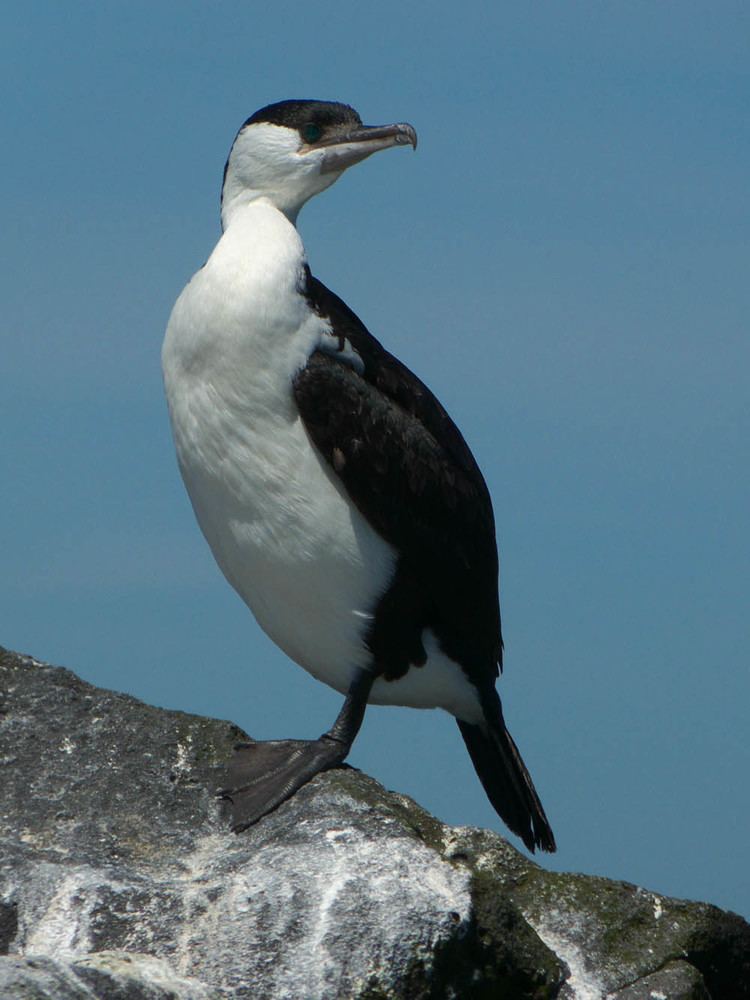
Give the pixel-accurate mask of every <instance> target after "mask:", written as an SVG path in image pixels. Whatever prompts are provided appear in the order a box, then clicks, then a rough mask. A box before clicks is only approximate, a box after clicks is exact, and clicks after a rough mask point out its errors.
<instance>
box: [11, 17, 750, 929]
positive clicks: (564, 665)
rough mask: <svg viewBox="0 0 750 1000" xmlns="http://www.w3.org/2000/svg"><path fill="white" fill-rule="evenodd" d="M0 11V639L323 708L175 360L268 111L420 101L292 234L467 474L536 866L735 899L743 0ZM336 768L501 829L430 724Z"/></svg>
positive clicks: (209, 701)
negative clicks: (236, 158) (536, 842)
mask: <svg viewBox="0 0 750 1000" xmlns="http://www.w3.org/2000/svg"><path fill="white" fill-rule="evenodd" d="M0 19H1V20H2V23H1V24H0V47H1V49H2V59H1V60H0V63H1V65H2V69H1V70H0V72H1V73H2V80H1V83H2V93H3V101H2V107H1V109H0V117H1V119H2V159H1V160H0V163H1V164H2V166H1V168H0V169H1V170H2V180H3V183H2V192H3V207H2V219H3V223H2V227H1V228H0V242H1V243H2V268H1V269H0V285H1V286H2V322H1V327H0V329H1V335H2V354H1V357H2V375H3V388H2V394H1V395H0V418H1V421H2V424H1V426H2V432H1V434H0V448H1V449H2V455H1V462H2V465H1V468H2V488H1V490H0V546H1V548H0V551H1V552H2V565H3V572H2V574H1V575H0V588H1V592H0V643H2V644H3V645H5V646H7V647H10V648H15V649H18V650H21V651H24V652H28V653H31V654H33V655H35V656H37V657H40V658H43V659H47V660H50V661H52V662H54V663H58V664H64V665H66V666H68V667H70V668H72V669H73V670H75V671H76V672H77V673H79V674H80V675H81V676H82V677H84V678H85V679H87V680H89V681H92V682H94V683H96V684H100V685H104V686H107V687H111V688H115V689H117V690H120V691H127V692H129V693H131V694H134V695H137V696H138V697H139V698H142V699H144V700H146V701H149V702H154V703H156V704H159V705H164V706H168V707H170V708H179V709H184V710H187V711H190V712H197V713H203V714H207V715H212V716H217V717H220V718H228V719H232V720H234V721H235V722H237V723H238V724H240V725H241V726H243V727H244V728H245V729H247V731H248V732H250V733H251V734H252V735H254V736H256V737H259V738H266V737H287V736H317V735H318V734H319V733H320V732H322V731H323V730H324V729H326V728H327V727H328V725H329V724H330V723H331V722H332V720H333V718H334V716H335V714H336V712H337V711H338V707H339V704H340V698H339V696H338V695H336V694H335V693H334V692H332V691H329V690H328V689H326V688H324V687H323V686H322V685H320V684H318V683H317V682H315V681H313V680H312V679H311V678H309V677H308V676H307V675H306V674H305V673H304V672H303V671H302V670H300V669H299V668H298V667H296V666H294V665H293V664H291V663H290V662H288V661H287V660H286V659H285V657H284V656H283V655H282V654H281V653H279V652H278V651H277V650H276V649H275V648H274V647H273V646H272V644H271V643H270V641H269V640H267V639H266V638H265V636H264V635H263V634H262V633H261V632H260V630H259V629H258V627H257V625H256V624H255V622H254V621H253V619H252V617H251V615H250V614H249V612H248V611H247V610H246V609H245V607H244V605H243V604H242V603H241V602H240V600H239V598H237V596H236V595H235V594H234V592H233V591H232V590H231V589H230V587H229V586H228V584H226V583H225V581H224V580H223V578H222V577H221V575H220V573H219V571H218V570H217V569H216V567H215V566H214V563H213V560H212V557H211V555H210V552H209V550H208V547H207V546H206V544H205V542H204V541H203V539H202V537H201V535H200V533H199V531H198V528H197V525H196V524H195V522H194V519H193V515H192V511H191V509H190V506H189V503H188V500H187V497H186V494H185V493H184V490H183V487H182V484H181V482H180V479H179V475H178V472H177V467H176V462H175V459H174V455H173V450H172V443H171V440H170V435H169V429H168V423H167V413H166V407H165V403H164V400H163V394H162V386H161V372H160V361H159V351H160V347H161V341H162V336H163V331H164V327H165V324H166V321H167V318H168V316H169V311H170V309H171V306H172V303H173V302H174V300H175V298H176V297H177V295H178V293H179V292H180V290H181V288H182V287H183V285H184V284H185V282H186V281H187V279H188V278H189V277H190V275H191V274H192V273H193V272H194V271H195V270H196V269H197V268H198V267H199V266H200V265H201V264H202V263H203V261H204V260H205V258H206V256H207V255H208V254H209V252H210V251H211V249H212V247H213V245H214V243H215V241H216V239H217V237H218V234H219V223H218V200H219V188H220V183H221V175H222V168H223V165H224V160H225V157H226V154H227V151H228V149H229V146H230V144H231V141H232V139H233V137H234V134H235V131H236V129H237V127H238V126H239V125H240V123H241V122H242V121H243V120H244V119H245V118H246V117H247V116H248V115H249V114H251V113H252V112H253V111H254V110H256V109H257V108H258V107H261V106H262V105H264V104H266V103H268V102H270V101H275V100H280V99H283V98H288V97H315V98H324V99H338V100H343V101H346V102H348V103H351V104H353V105H354V107H356V108H357V110H358V111H359V112H360V113H361V115H362V117H363V119H364V120H365V121H367V122H370V123H384V122H391V121H409V122H412V123H413V124H414V126H415V127H416V129H417V131H418V133H419V138H420V144H419V149H418V151H417V152H416V154H414V153H412V152H411V151H408V150H392V151H389V152H387V153H382V154H379V155H378V156H376V157H374V158H372V159H370V160H368V161H367V162H366V163H364V164H362V165H361V166H358V167H356V168H354V169H353V170H352V171H350V172H349V173H348V174H347V175H345V176H344V178H343V179H342V180H341V181H340V182H339V184H338V185H336V186H335V187H334V188H333V189H332V190H330V191H328V192H326V193H325V194H324V195H322V196H321V197H319V198H317V199H316V200H315V201H313V202H311V203H310V204H309V205H308V206H307V208H305V209H304V211H303V213H302V216H301V219H300V229H301V231H302V234H303V238H304V240H305V242H306V245H307V249H308V255H309V259H310V263H311V266H312V268H313V271H314V273H316V274H317V275H318V276H319V277H320V278H321V279H322V280H323V281H324V282H325V283H326V284H328V285H329V286H330V287H331V288H333V289H334V290H335V291H337V292H338V293H339V294H340V295H341V296H342V297H343V298H344V299H345V300H346V301H347V302H348V303H349V304H350V305H351V306H352V307H353V308H354V309H355V311H356V312H358V313H359V315H360V316H361V317H362V318H363V320H364V321H365V322H366V323H367V325H368V326H369V328H370V329H371V330H372V331H373V333H374V334H375V335H376V336H378V337H379V338H380V339H382V340H383V341H385V343H386V345H387V346H388V347H389V348H390V349H391V350H393V351H394V352H395V353H397V354H398V355H399V356H400V357H401V358H402V359H403V360H404V361H405V362H406V363H407V364H409V365H410V366H411V367H412V368H413V369H414V370H415V371H416V372H417V373H418V374H420V376H421V377H422V378H423V379H424V380H425V381H426V382H427V383H428V384H429V385H430V386H431V387H432V388H433V390H434V391H435V392H436V393H437V394H438V395H439V397H440V398H441V399H442V401H443V402H444V403H445V404H446V406H447V407H448V409H449V411H450V412H451V413H452V415H453V416H454V418H455V419H456V421H457V423H458V424H459V426H460V427H461V429H462V430H463V432H464V434H465V436H466V438H467V440H468V441H469V443H470V445H471V446H472V448H473V450H474V452H475V454H476V456H477V458H478V460H479V463H480V465H481V467H482V468H483V470H484V472H485V475H486V478H487V480H488V483H489V486H490V490H491V492H492V495H493V498H494V503H495V512H496V517H497V521H498V534H499V539H500V545H501V600H502V610H503V622H504V632H505V637H506V652H507V667H506V673H505V676H504V678H503V680H502V687H501V690H502V694H503V699H504V702H505V705H506V713H507V718H508V722H509V725H510V728H511V731H512V732H513V734H514V736H515V738H516V740H517V741H518V743H519V744H520V746H521V748H522V751H523V753H524V756H525V758H526V761H527V763H528V765H529V767H530V770H531V771H532V773H533V775H534V779H535V781H536V784H537V787H538V789H539V792H540V794H541V796H542V799H543V801H544V803H545V806H546V809H547V812H548V815H549V817H550V819H551V821H552V823H553V826H554V828H555V832H556V834H557V838H558V843H559V854H558V855H557V856H555V857H554V858H552V859H548V858H546V857H545V858H543V859H542V863H543V864H545V865H549V866H550V867H553V868H559V869H566V870H577V871H584V872H589V873H596V874H601V875H606V876H609V877H613V878H621V879H627V880H629V881H632V882H636V883H638V884H640V885H644V886H646V887H649V888H652V889H655V890H658V891H660V892H663V893H667V894H671V895H677V896H684V897H691V898H700V899H705V900H709V901H712V902H716V903H718V904H720V905H722V906H724V907H729V908H733V909H735V910H737V911H739V912H741V913H743V914H744V915H745V916H750V861H749V860H748V838H749V836H750V832H749V831H750V749H749V742H750V739H749V732H748V730H749V727H748V708H749V705H750V669H749V663H748V661H749V657H748V646H749V644H750V643H749V640H750V634H749V632H750V628H749V625H748V620H749V618H750V614H749V611H750V609H749V608H748V569H749V563H750V560H749V558H748V557H749V554H750V552H749V545H748V528H747V518H748V508H749V506H750V496H749V494H750V473H749V472H748V457H749V455H748V453H749V451H750V447H749V442H750V426H749V424H750V420H749V413H748V371H749V370H750V347H749V341H748V315H750V278H749V277H748V242H747V237H748V216H749V214H750V213H749V212H748V208H749V204H748V201H749V199H748V179H749V177H750V163H749V162H748V160H749V159H750V157H749V156H748V153H749V151H750V150H749V146H750V143H749V141H748V117H747V111H748V93H749V92H748V83H749V82H750V79H749V78H750V55H749V52H750V11H749V9H748V6H747V4H745V3H729V2H722V0H717V2H712V3H694V2H689V0H684V2H679V3H677V2H674V3H670V2H661V3H643V2H638V0H633V2H629V3H627V4H625V3H621V4H600V3H593V2H592V3H575V2H573V3H544V2H539V3H534V4H522V3H515V4H510V3H471V2H469V3H464V4H461V5H459V6H456V5H454V4H447V3H441V2H431V3H424V2H414V0H412V2H411V3H408V4H406V3H403V2H399V3H393V2H382V0H381V2H379V3H377V4H353V3H351V2H348V3H344V2H340V3H339V2H332V0H319V2H317V3H309V4H308V3H305V4H302V3H283V2H282V3H274V4H264V3H250V2H245V3H219V2H217V3H191V2H180V3H151V2H149V3H143V2H132V0H131V2H129V3H128V4H127V5H125V4H115V3H108V2H102V0H96V2H90V3H82V2H70V3H65V4H61V3H42V2H36V3H34V2H32V3H24V4H20V3H16V4H14V3H6V4H3V5H2V12H1V13H0ZM350 760H351V762H352V763H353V764H354V765H356V766H358V767H361V768H363V769H364V770H366V771H368V772H369V773H371V774H373V775H374V776H375V777H377V778H378V779H380V780H381V781H383V782H384V783H385V784H386V785H387V786H388V787H391V788H395V789H398V790H399V791H402V792H405V793H408V794H410V795H413V796H414V797H415V798H416V799H417V800H419V801H420V802H421V803H422V804H423V805H424V806H426V807H427V808H428V809H430V810H432V811H433V812H435V813H436V814H437V815H438V816H439V817H440V818H441V819H443V820H446V821H448V822H450V823H456V824H475V825H483V826H488V827H491V828H493V829H496V830H499V831H500V832H501V833H505V832H506V831H505V830H504V828H503V826H502V824H501V823H500V821H499V820H498V819H497V818H496V816H495V814H494V812H493V810H492V808H491V807H490V805H489V804H488V802H487V801H486V799H485V796H484V793H483V791H482V789H481V786H480V785H479V782H478V780H477V779H476V778H475V776H474V773H473V770H472V768H471V764H470V762H469V759H468V756H467V754H466V752H465V750H464V747H463V744H462V742H461V739H460V735H459V733H458V730H457V727H456V726H455V724H454V723H453V721H452V719H450V718H449V717H448V716H446V715H443V714H441V713H437V712H424V713H421V712H416V711H409V710H402V709H390V708H371V709H370V710H369V711H368V714H367V718H366V722H365V726H364V729H363V732H362V733H361V735H360V737H359V738H358V740H357V742H356V744H355V747H354V750H353V753H352V755H351V758H350Z"/></svg>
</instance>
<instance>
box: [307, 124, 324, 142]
mask: <svg viewBox="0 0 750 1000" xmlns="http://www.w3.org/2000/svg"><path fill="white" fill-rule="evenodd" d="M322 135H323V129H322V128H321V127H320V125H316V124H315V122H308V123H307V125H303V126H302V138H303V139H304V140H305V142H317V141H318V139H320V137H321V136H322Z"/></svg>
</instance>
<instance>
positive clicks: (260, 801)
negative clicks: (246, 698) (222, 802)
mask: <svg viewBox="0 0 750 1000" xmlns="http://www.w3.org/2000/svg"><path fill="white" fill-rule="evenodd" d="M374 680H375V677H374V675H373V674H371V673H368V672H365V671H360V672H359V673H358V674H357V675H356V677H355V678H354V680H353V681H352V684H351V687H350V688H349V693H348V694H347V696H346V700H345V701H344V704H343V707H342V709H341V711H340V712H339V714H338V717H337V719H336V721H335V722H334V724H333V725H332V726H331V728H330V729H329V730H328V732H327V733H323V735H322V736H321V737H320V738H319V739H317V740H263V741H255V740H254V741H253V742H251V743H241V744H240V745H239V746H238V747H236V749H235V753H234V756H233V757H232V759H231V760H230V761H229V764H228V765H227V771H226V782H227V787H225V788H222V789H220V791H219V792H218V793H217V794H218V795H220V796H221V798H223V799H226V800H228V801H229V802H230V803H231V819H232V829H233V830H234V831H235V832H236V833H239V832H240V831H241V830H245V829H247V827H249V826H252V825H253V823H257V821H258V820H259V819H260V818H261V817H262V816H265V815H266V813H269V812H271V811H272V810H273V809H275V808H276V807H277V806H279V805H281V803H282V802H284V801H286V799H289V798H291V797H292V795H294V793H295V792H296V791H297V790H298V789H300V788H301V787H302V786H303V785H304V784H306V783H307V782H308V781H309V780H310V779H311V778H314V777H315V775H316V774H319V773H320V772H321V771H328V770H330V768H332V767H338V766H339V764H342V763H343V761H344V760H345V758H346V756H347V754H348V753H349V751H350V750H351V746H352V743H353V742H354V738H355V736H356V735H357V733H358V732H359V729H360V726H361V725H362V720H363V719H364V717H365V709H366V708H367V699H368V697H369V694H370V689H371V687H372V684H373V681H374Z"/></svg>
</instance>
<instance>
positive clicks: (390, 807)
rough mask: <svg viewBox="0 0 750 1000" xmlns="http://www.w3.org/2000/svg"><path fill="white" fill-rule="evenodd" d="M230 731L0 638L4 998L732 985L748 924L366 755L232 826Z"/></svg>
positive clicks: (745, 949) (601, 993) (720, 996)
mask: <svg viewBox="0 0 750 1000" xmlns="http://www.w3.org/2000/svg"><path fill="white" fill-rule="evenodd" d="M243 738H245V736H244V734H243V733H242V732H241V731H240V730H238V729H237V728H236V727H234V726H232V725H231V724H229V723H226V722H218V721H216V720H212V719H205V718H201V717H199V716H192V715H185V714H183V713H180V712H168V711H163V710H161V709H156V708H153V707H151V706H148V705H144V704H143V703H141V702H139V701H137V700H135V699H134V698H130V697H127V696H125V695H120V694H114V693H112V692H109V691H103V690H101V689H98V688H95V687H92V686H91V685H89V684H86V683H84V682H83V681H81V680H80V679H78V678H77V677H76V676H75V675H74V674H72V673H70V672H69V671H67V670H63V669H61V668H56V667H51V666H48V665H45V664H41V663H38V662H37V661H35V660H33V659H31V658H29V657H23V656H18V655H16V654H12V653H7V652H1V653H0V1000H24V998H29V1000H31V998H34V1000H94V998H96V1000H224V998H230V997H232V998H250V997H252V998H253V1000H266V998H268V1000H276V998H284V1000H286V998H291V1000H297V998H299V1000H315V998H320V1000H334V998H350V997H351V998H355V997H356V998H360V1000H385V998H394V1000H397V998H409V1000H421V998H428V997H429V998H436V1000H437V998H451V997H455V998H462V1000H463V998H471V1000H473V998H477V1000H482V998H485V997H486V998H504V997H507V998H512V1000H524V998H529V1000H532V998H533V1000H544V998H554V997H559V998H561V1000H572V998H577V1000H599V998H604V997H609V998H611V1000H641V998H644V1000H645V998H648V1000H654V998H656V1000H699V998H700V1000H705V998H706V997H711V998H713V1000H734V998H746V997H750V926H748V925H747V924H746V923H745V922H744V921H743V920H742V919H741V918H740V917H738V916H736V915H734V914H730V913H724V912H722V911H720V910H718V909H716V908H715V907H711V906H708V905H705V904H701V903H687V902H682V901H679V900H672V899H667V898H664V897H661V896H659V895H657V894H655V893H652V892H648V891H645V890H643V889H639V888H637V887H635V886H632V885H627V884H625V883H621V882H611V881H608V880H606V879H600V878H593V877H588V876H584V875H560V874H555V873H550V872H546V871H544V870H543V869H542V868H540V867H538V866H537V865H535V864H534V863H533V862H531V861H530V860H528V859H527V858H525V857H524V856H523V855H521V854H519V853H518V852H517V851H516V850H515V849H514V848H513V847H511V846H510V845H509V844H508V843H507V842H506V841H505V840H503V839H502V838H501V837H499V836H498V835H496V834H494V833H491V832H489V831H485V830H475V829H470V828H451V827H446V826H444V825H443V824H441V823H439V822H438V821H437V820H435V819H434V818H433V817H431V816H430V815H429V814H427V813H426V812H424V810H422V809H420V808H419V806H417V805H416V804H415V803H414V802H412V801H411V800H409V799H407V798H405V797H404V796H400V795H395V794H392V793H388V792H386V791H385V790H384V789H383V788H382V787H381V786H380V785H378V784H377V783H376V782H375V781H373V780H372V779H371V778H368V777H367V776H366V775H363V774H360V773H358V772H356V771H351V770H340V771H334V772H329V773H328V774H325V775H320V776H318V777H317V778H316V779H315V780H314V781H312V782H311V783H310V784H309V785H308V786H306V787H305V788H303V789H302V791H300V792H299V793H298V794H297V795H296V796H295V797H294V798H293V799H292V800H291V801H290V802H288V803H285V804H284V805H283V806H282V807H280V808H279V809H278V810H277V811H276V812H275V813H273V814H272V815H271V816H269V817H266V819H264V820H263V821H262V822H261V823H259V824H258V825H257V826H255V827H254V828H252V829H251V830H249V831H246V832H245V833H243V834H241V835H239V836H235V835H233V834H232V833H230V832H229V831H228V829H227V826H226V819H225V817H224V816H223V815H222V812H221V809H220V808H219V805H218V804H217V802H216V800H215V799H214V797H213V795H212V794H211V791H210V790H211V789H212V788H213V787H215V785H216V784H217V781H218V780H219V779H218V778H217V768H219V767H220V765H221V764H222V763H223V762H225V761H226V760H227V758H228V756H229V754H230V753H231V749H232V747H233V745H234V743H235V742H237V741H238V740H241V739H243Z"/></svg>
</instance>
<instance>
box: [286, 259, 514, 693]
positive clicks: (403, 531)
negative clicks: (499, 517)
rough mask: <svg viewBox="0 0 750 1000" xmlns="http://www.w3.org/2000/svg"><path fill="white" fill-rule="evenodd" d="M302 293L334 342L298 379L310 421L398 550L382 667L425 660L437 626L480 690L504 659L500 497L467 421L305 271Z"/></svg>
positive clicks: (377, 638) (377, 628)
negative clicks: (496, 509)
mask: <svg viewBox="0 0 750 1000" xmlns="http://www.w3.org/2000/svg"><path fill="white" fill-rule="evenodd" d="M305 277H306V282H305V288H304V294H305V295H306V296H307V298H308V300H309V301H310V303H311V305H312V306H313V308H314V309H315V310H316V312H317V313H318V314H319V315H320V316H322V317H325V318H326V319H327V320H329V322H330V324H331V329H332V332H333V337H332V338H331V342H332V346H331V348H330V349H328V348H326V347H325V346H324V347H323V348H322V349H321V350H318V351H316V352H314V353H313V355H312V356H311V357H310V359H309V362H308V364H307V365H306V367H305V368H304V369H302V370H301V371H300V372H299V373H298V374H297V375H296V377H295V379H294V383H293V386H294V395H295V399H296V402H297V405H298V407H299V410H300V413H301V415H302V420H303V421H304V424H305V427H306V429H307V431H308V433H309V435H310V437H311V439H312V441H313V443H314V444H315V445H316V447H317V448H318V449H319V451H320V452H321V453H322V454H323V455H324V456H325V458H326V459H327V461H328V462H329V463H330V465H331V467H332V468H333V469H334V470H335V472H336V474H337V475H338V477H339V478H340V480H341V482H342V483H343V485H344V487H345V488H346V490H347V492H348V494H349V496H350V497H351V499H352V501H353V502H354V503H355V504H356V506H357V507H358V508H359V510H360V511H361V513H362V514H363V515H364V516H365V517H366V518H367V520H368V521H369V523H370V524H371V525H372V526H373V527H374V528H375V530H376V531H377V532H378V533H379V534H380V535H381V536H382V537H383V538H384V539H386V540H387V541H388V542H390V543H391V544H392V545H393V546H394V547H395V549H396V550H397V551H398V552H399V561H398V564H397V568H396V572H395V576H394V579H393V580H392V582H391V585H390V587H389V589H388V591H387V592H386V593H385V594H384V595H383V596H382V598H381V600H380V603H379V605H378V608H377V609H376V614H375V624H374V627H373V629H372V631H371V633H370V635H369V637H368V640H369V645H370V648H371V649H372V651H373V654H374V656H375V661H376V665H377V668H378V669H379V671H380V672H381V673H382V674H383V675H384V676H386V677H389V678H395V677H400V676H402V675H403V674H404V673H405V672H406V671H407V670H408V669H409V667H410V666H411V665H412V664H416V665H420V664H421V663H424V661H425V652H424V648H423V647H422V641H421V635H422V630H423V629H424V628H426V627H427V628H431V629H433V631H434V632H435V634H436V635H437V637H438V639H439V641H440V644H441V646H442V648H443V649H444V651H445V652H446V653H447V654H448V655H449V656H450V657H451V658H453V659H455V660H456V661H457V662H459V663H460V664H461V665H462V666H463V667H464V669H465V670H466V672H467V674H468V675H469V676H470V677H471V678H472V680H474V682H475V683H477V684H478V685H479V686H480V687H485V686H486V685H487V684H488V683H493V682H494V679H495V677H496V676H497V673H498V665H499V664H501V656H502V641H501V636H500V610H499V602H498V591H497V572H498V563H497V545H496V541H495V526H494V518H493V513H492V502H491V500H490V495H489V492H488V490H487V486H486V484H485V482H484V479H483V477H482V474H481V472H480V471H479V468H478V466H477V464H476V462H475V461H474V457H473V455H472V454H471V452H470V451H469V448H468V446H467V444H466V442H465V441H464V439H463V437H462V436H461V433H460V432H459V430H458V428H457V427H456V426H455V424H454V423H453V421H452V420H451V419H450V417H449V416H448V414H447V413H446V411H445V410H444V409H443V407H442V406H441V404H440V403H439V401H438V400H437V399H436V398H435V396H434V395H433V394H432V393H431V392H430V390H429V389H428V388H427V386H425V385H424V384H423V383H422V382H421V381H420V380H419V379H418V378H417V377H416V375H414V374H413V373H412V372H410V371H409V369H408V368H406V367H405V365H403V364H401V362H400V361H398V360H397V359H396V358H394V357H393V356H392V355H391V354H389V353H388V351H386V350H385V348H384V347H383V346H382V345H381V344H380V343H379V342H378V341H377V340H376V339H375V338H374V337H373V336H372V335H371V334H370V333H369V332H368V331H367V329H366V327H365V326H364V324H363V323H362V322H361V321H360V320H359V319H358V317H357V316H356V315H355V314H354V313H353V312H352V311H351V309H349V307H348V306H347V305H346V304H345V303H344V302H342V301H341V299H339V298H338V296H336V295H334V294H333V292H331V291H329V290H328V289H327V288H326V287H325V285H323V284H321V282H319V281H318V280H317V279H316V278H314V277H313V276H312V275H311V274H310V273H309V270H308V271H307V273H306V276H305Z"/></svg>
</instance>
